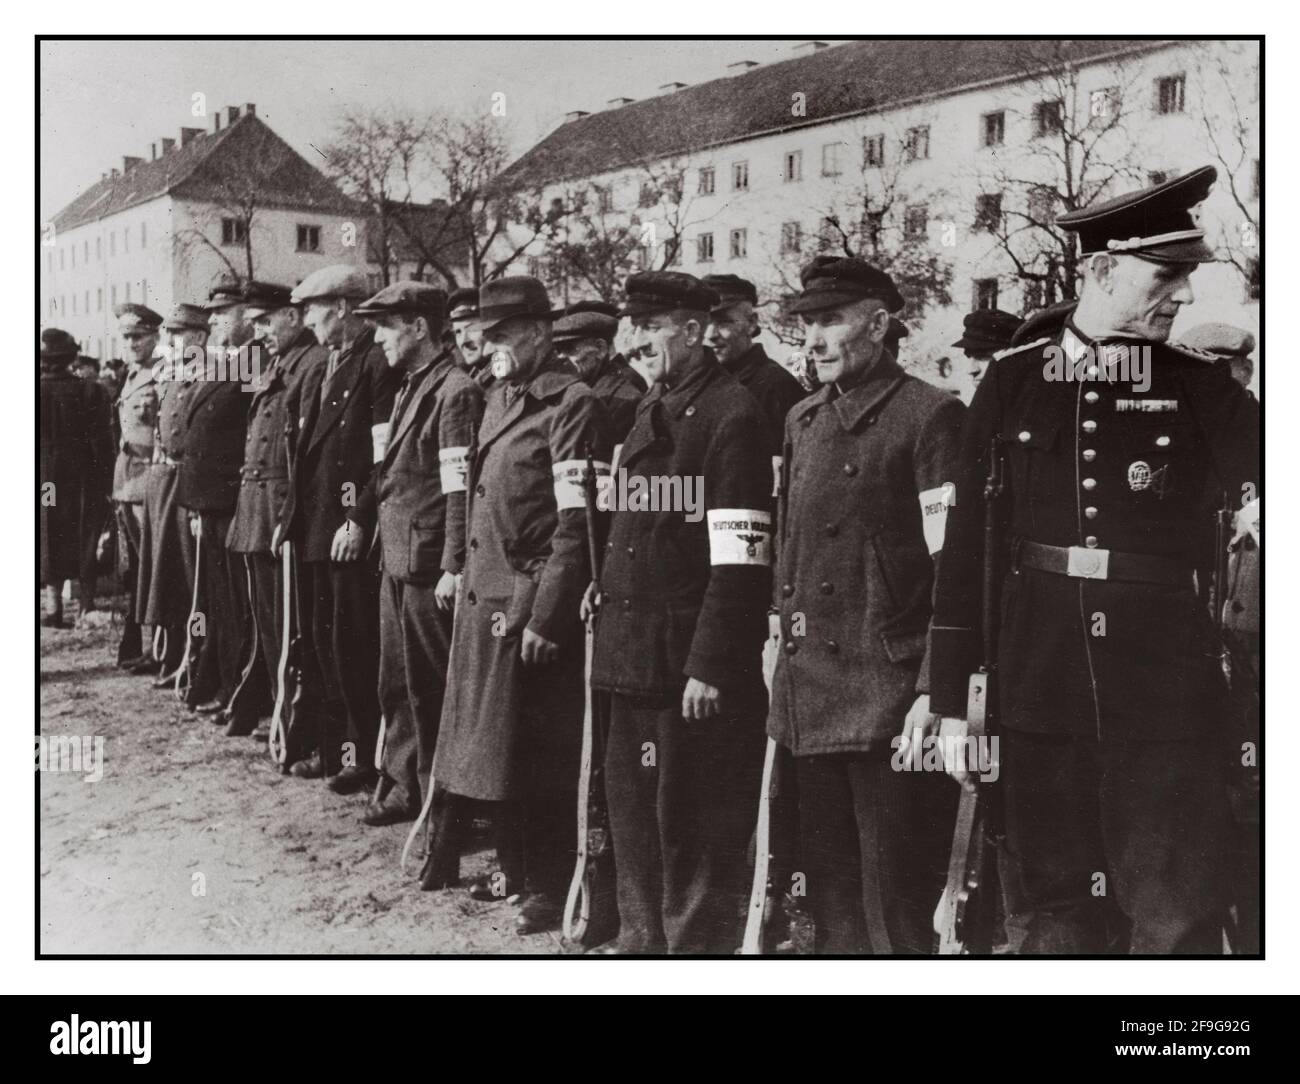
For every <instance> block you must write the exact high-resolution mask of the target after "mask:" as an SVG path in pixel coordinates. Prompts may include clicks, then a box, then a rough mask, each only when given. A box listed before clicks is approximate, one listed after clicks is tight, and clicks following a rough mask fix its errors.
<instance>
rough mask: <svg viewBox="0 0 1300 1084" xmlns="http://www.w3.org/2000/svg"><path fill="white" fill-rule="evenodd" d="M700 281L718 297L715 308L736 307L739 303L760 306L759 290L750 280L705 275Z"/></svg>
mask: <svg viewBox="0 0 1300 1084" xmlns="http://www.w3.org/2000/svg"><path fill="white" fill-rule="evenodd" d="M700 281H701V282H702V283H704V285H705V286H707V287H709V289H711V290H712V291H713V292H714V293H716V294H717V295H718V303H717V305H715V306H714V307H715V308H719V309H721V308H724V307H726V306H727V305H734V304H735V303H736V302H737V301H748V302H749V303H750V304H751V305H757V304H758V289H757V288H756V287H755V286H754V284H753V283H752V282H750V281H749V279H742V278H741V277H740V276H739V275H705V276H704V278H702V279H700Z"/></svg>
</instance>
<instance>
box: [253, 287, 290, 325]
mask: <svg viewBox="0 0 1300 1084" xmlns="http://www.w3.org/2000/svg"><path fill="white" fill-rule="evenodd" d="M243 296H244V304H245V306H247V307H246V310H245V315H247V316H248V317H249V318H250V319H251V318H253V317H255V316H261V315H262V314H264V313H268V312H275V310H276V309H282V308H284V307H285V306H286V305H291V304H293V302H292V301H291V300H290V298H291V297H292V296H293V290H292V289H290V288H289V287H288V286H280V285H279V284H277V283H274V282H257V281H255V280H252V279H250V280H249V281H248V282H246V283H244V295H243Z"/></svg>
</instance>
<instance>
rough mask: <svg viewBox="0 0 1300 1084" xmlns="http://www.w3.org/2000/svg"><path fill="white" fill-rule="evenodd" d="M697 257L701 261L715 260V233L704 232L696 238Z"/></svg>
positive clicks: (710, 261)
mask: <svg viewBox="0 0 1300 1084" xmlns="http://www.w3.org/2000/svg"><path fill="white" fill-rule="evenodd" d="M695 259H696V260H698V261H699V262H700V263H712V262H713V234H711V233H702V234H700V235H699V237H697V238H695Z"/></svg>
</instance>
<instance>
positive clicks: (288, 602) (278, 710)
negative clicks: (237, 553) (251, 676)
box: [266, 539, 301, 773]
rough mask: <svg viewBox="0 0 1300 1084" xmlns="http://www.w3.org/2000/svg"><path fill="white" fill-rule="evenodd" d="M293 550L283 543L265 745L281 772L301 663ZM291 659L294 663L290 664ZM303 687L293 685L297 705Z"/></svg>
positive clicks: (287, 754) (282, 770) (284, 763)
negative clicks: (272, 698)
mask: <svg viewBox="0 0 1300 1084" xmlns="http://www.w3.org/2000/svg"><path fill="white" fill-rule="evenodd" d="M292 549H293V547H292V545H291V544H290V542H289V541H288V539H286V540H285V541H283V542H281V543H280V574H281V580H282V583H283V590H282V591H281V607H280V619H281V624H280V663H279V665H278V666H277V667H276V672H275V707H274V708H273V709H272V710H271V732H270V736H269V737H268V739H267V742H266V748H267V752H269V753H270V754H271V760H272V761H274V762H275V766H276V767H277V768H279V769H280V771H281V773H284V772H285V771H287V770H288V759H289V740H288V735H289V726H288V721H287V719H288V713H289V710H290V697H289V682H290V680H291V677H290V668H291V667H292V671H293V674H294V676H295V677H296V676H297V672H298V660H297V658H296V654H297V653H296V652H295V651H294V648H295V647H300V645H299V643H298V636H297V635H296V630H295V629H294V624H295V622H294V620H293V616H294V614H293V601H294V597H293V596H294V590H293V586H294V585H293V553H292ZM291 659H292V661H290V660H291ZM300 684H301V682H300V681H295V682H294V692H293V701H294V702H296V701H297V698H298V687H299V685H300Z"/></svg>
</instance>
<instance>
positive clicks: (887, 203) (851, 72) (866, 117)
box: [502, 40, 1260, 375]
mask: <svg viewBox="0 0 1300 1084" xmlns="http://www.w3.org/2000/svg"><path fill="white" fill-rule="evenodd" d="M799 53H800V55H798V56H796V57H794V58H792V59H790V60H787V61H782V62H779V63H775V64H767V65H756V64H754V63H752V62H750V61H741V62H739V63H737V64H733V65H730V67H729V70H730V71H731V72H732V73H733V74H729V75H727V76H725V77H723V78H719V79H714V80H711V81H709V82H706V83H701V84H698V85H695V86H687V85H686V84H682V83H671V84H668V85H666V86H665V87H664V88H662V93H661V94H660V95H658V96H656V97H654V98H650V99H646V100H643V101H639V102H634V101H632V100H630V99H627V98H617V99H613V100H612V101H611V102H610V103H609V105H608V107H607V108H606V109H604V110H601V111H599V112H595V113H584V112H582V111H575V112H573V113H571V114H569V115H568V118H567V119H566V121H565V123H563V124H562V125H560V126H559V127H558V128H557V129H556V130H555V131H554V132H552V133H551V134H550V135H549V136H547V137H546V138H545V139H544V140H542V141H541V142H540V143H539V144H537V145H536V146H535V147H533V148H532V149H531V150H529V151H528V152H527V153H525V154H524V155H523V156H522V157H520V158H519V159H518V160H517V161H515V162H514V163H513V164H512V165H511V166H510V167H509V169H508V170H507V171H506V173H505V175H504V176H503V178H502V183H503V184H505V185H507V186H508V187H510V188H512V189H514V190H516V191H525V190H526V191H528V192H530V193H531V194H532V195H533V196H534V197H535V198H536V199H539V200H541V201H542V204H543V207H544V208H549V209H551V210H552V211H553V212H554V213H555V214H557V215H558V216H559V221H560V222H561V231H560V232H561V235H562V236H563V238H564V240H565V243H566V244H567V245H569V246H572V244H573V241H574V238H575V237H581V235H583V233H584V232H585V233H586V234H588V235H590V236H591V237H592V238H593V244H594V245H598V246H599V250H600V251H601V252H603V253H605V254H606V262H608V261H609V260H612V259H617V258H620V257H624V258H625V259H626V262H627V264H628V268H627V269H633V268H635V267H647V266H654V267H665V266H671V267H678V268H680V269H682V270H685V271H689V272H691V273H693V274H699V275H704V274H708V273H710V272H719V273H721V272H731V273H735V274H739V275H743V276H745V277H748V278H750V279H752V280H753V281H755V282H756V283H757V284H758V285H759V289H760V299H761V300H762V301H764V302H766V304H765V307H764V323H765V326H766V327H767V329H768V332H767V336H768V338H769V345H775V343H774V342H773V341H772V340H774V339H778V338H779V339H784V341H785V342H786V343H793V342H795V341H797V339H798V329H797V327H795V326H793V325H791V324H790V323H789V322H788V321H786V320H784V318H783V317H782V314H781V306H780V301H781V299H782V298H783V297H788V296H789V295H790V294H791V293H792V292H793V290H794V289H795V288H797V283H798V268H799V266H800V264H801V263H803V262H806V261H807V260H808V259H809V258H810V257H811V256H812V255H814V254H815V253H817V252H821V251H831V252H852V253H853V254H857V255H863V256H865V257H867V258H869V259H873V260H875V261H876V262H879V263H881V264H882V265H884V266H886V267H888V268H890V269H891V271H892V272H893V273H895V275H896V277H897V278H899V279H900V281H902V282H903V283H904V284H905V290H904V292H905V293H906V294H908V296H909V306H908V310H907V315H906V318H907V322H908V323H909V325H910V326H911V336H910V337H909V339H908V340H907V341H906V343H905V345H904V351H903V354H904V359H905V360H910V361H911V362H912V363H914V364H918V367H919V368H920V369H921V371H922V374H923V375H925V369H926V366H927V365H928V366H929V367H930V370H931V375H934V374H936V373H938V372H939V371H940V369H939V368H938V367H936V363H937V362H938V361H939V359H940V358H942V357H943V356H945V355H951V354H952V350H951V348H950V347H949V345H948V344H949V343H951V342H952V341H953V340H954V339H955V338H957V337H958V335H959V334H960V330H961V321H962V316H963V314H964V313H966V312H968V311H971V310H973V309H976V308H995V307H996V308H1002V309H1007V310H1009V311H1012V312H1015V313H1018V314H1022V315H1024V314H1027V313H1028V312H1030V311H1032V310H1034V309H1037V308H1040V307H1041V306H1042V305H1044V304H1046V303H1049V302H1050V301H1053V300H1057V299H1059V298H1060V297H1062V296H1068V295H1069V291H1068V289H1067V283H1071V284H1072V283H1073V282H1074V281H1075V275H1074V266H1073V247H1072V238H1071V237H1070V236H1069V235H1067V234H1065V233H1064V232H1063V231H1060V230H1058V229H1056V228H1055V226H1054V224H1053V223H1054V218H1055V215H1057V214H1060V213H1063V212H1064V211H1065V210H1069V209H1075V208H1077V207H1079V206H1085V205H1087V204H1089V203H1092V202H1096V201H1098V200H1101V199H1105V198H1108V197H1110V196H1113V195H1117V194H1120V193H1122V192H1125V191H1130V190H1133V189H1136V188H1140V187H1143V186H1145V185H1147V184H1149V183H1153V182H1156V181H1158V180H1160V179H1163V178H1167V177H1169V176H1172V175H1175V174H1177V173H1179V172H1181V171H1186V170H1188V169H1191V168H1194V167H1197V166H1200V165H1204V164H1206V163H1211V164H1213V165H1215V166H1216V167H1217V168H1218V169H1219V173H1220V179H1219V182H1218V184H1217V186H1216V188H1215V190H1214V192H1213V193H1212V194H1211V196H1210V198H1209V199H1208V200H1207V201H1206V203H1205V204H1204V206H1203V211H1202V213H1203V222H1204V224H1205V225H1206V228H1207V231H1208V235H1209V239H1210V241H1211V242H1212V243H1213V244H1214V245H1215V246H1216V249H1217V251H1218V252H1219V254H1220V256H1221V258H1222V261H1223V262H1222V263H1219V264H1215V265H1210V266H1207V267H1203V268H1202V269H1200V270H1199V271H1198V272H1197V273H1196V275H1195V277H1194V278H1193V286H1194V289H1195V290H1196V292H1197V300H1196V303H1195V304H1194V305H1192V306H1190V307H1189V308H1188V310H1187V311H1185V312H1184V313H1183V314H1182V316H1181V318H1180V320H1179V323H1178V325H1177V327H1176V328H1175V334H1177V332H1178V331H1179V330H1180V329H1183V328H1186V327H1188V326H1190V325H1192V324H1195V323H1199V322H1202V321H1206V320H1223V321H1227V322H1230V323H1234V324H1237V325H1241V326H1246V327H1249V328H1251V329H1252V330H1257V325H1258V305H1257V298H1258V293H1259V281H1260V273H1259V260H1258V257H1259V249H1260V235H1259V195H1260V170H1259V149H1258V148H1259V133H1260V124H1259V100H1258V87H1259V44H1258V42H1257V41H1255V40H1250V41H1168V40H1095V41H1085V40H1074V41H1030V40H1010V41H981V40H974V41H972V40H953V41H890V40H881V41H858V42H852V43H849V44H845V45H839V46H835V47H826V46H825V45H824V43H821V42H808V43H805V44H804V45H803V46H801V47H800V49H799ZM617 229H622V230H623V231H624V233H625V234H626V235H627V239H628V244H627V245H626V246H624V247H623V248H621V249H620V248H619V247H618V246H617V245H615V244H611V241H610V237H611V235H612V234H613V233H614V232H616V230H617ZM552 244H553V243H552ZM553 251H554V249H553V248H549V247H548V245H547V244H545V243H543V242H541V241H539V242H537V243H536V244H534V245H533V246H532V247H531V248H530V249H529V252H528V254H529V256H530V266H531V267H532V268H533V269H534V270H535V271H537V272H538V273H540V274H542V275H544V276H546V277H548V278H549V279H550V284H551V286H552V289H553V290H556V291H558V292H559V293H561V294H568V295H574V296H585V295H588V294H590V293H592V292H605V290H604V287H605V286H606V285H607V282H600V283H596V284H594V285H593V282H592V281H591V280H592V278H593V277H594V276H591V275H587V276H586V277H585V280H584V278H583V277H582V276H575V275H574V274H573V273H572V266H571V265H572V264H573V261H571V260H570V261H556V260H555V259H554V258H553V255H552V254H553ZM607 270H608V269H607ZM788 352H789V349H788V347H787V349H786V350H781V349H779V348H778V349H777V350H776V354H777V356H785V354H787V353H788Z"/></svg>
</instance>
